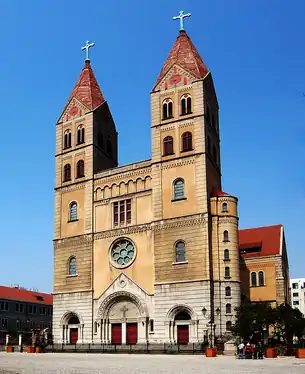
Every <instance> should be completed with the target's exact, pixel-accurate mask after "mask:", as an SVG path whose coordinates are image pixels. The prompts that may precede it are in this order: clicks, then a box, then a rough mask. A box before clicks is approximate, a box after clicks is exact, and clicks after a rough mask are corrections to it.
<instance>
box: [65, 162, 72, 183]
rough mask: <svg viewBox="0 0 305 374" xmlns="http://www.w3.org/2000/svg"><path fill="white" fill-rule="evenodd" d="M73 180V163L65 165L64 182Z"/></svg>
mask: <svg viewBox="0 0 305 374" xmlns="http://www.w3.org/2000/svg"><path fill="white" fill-rule="evenodd" d="M70 180H71V165H70V164H66V165H65V166H64V182H68V181H70Z"/></svg>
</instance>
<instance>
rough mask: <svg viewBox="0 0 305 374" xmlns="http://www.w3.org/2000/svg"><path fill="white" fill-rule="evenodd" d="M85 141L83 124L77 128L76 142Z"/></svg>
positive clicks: (81, 142)
mask: <svg viewBox="0 0 305 374" xmlns="http://www.w3.org/2000/svg"><path fill="white" fill-rule="evenodd" d="M83 143H85V128H84V126H83V125H81V126H78V128H77V144H83Z"/></svg>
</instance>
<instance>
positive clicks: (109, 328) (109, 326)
mask: <svg viewBox="0 0 305 374" xmlns="http://www.w3.org/2000/svg"><path fill="white" fill-rule="evenodd" d="M107 327H108V342H109V344H111V332H112V331H111V323H110V321H109V320H108V324H107Z"/></svg>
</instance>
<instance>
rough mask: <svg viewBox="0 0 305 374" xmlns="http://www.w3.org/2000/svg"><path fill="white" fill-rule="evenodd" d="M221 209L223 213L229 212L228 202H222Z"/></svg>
mask: <svg viewBox="0 0 305 374" xmlns="http://www.w3.org/2000/svg"><path fill="white" fill-rule="evenodd" d="M221 211H222V212H223V213H227V212H228V204H227V203H222V206H221Z"/></svg>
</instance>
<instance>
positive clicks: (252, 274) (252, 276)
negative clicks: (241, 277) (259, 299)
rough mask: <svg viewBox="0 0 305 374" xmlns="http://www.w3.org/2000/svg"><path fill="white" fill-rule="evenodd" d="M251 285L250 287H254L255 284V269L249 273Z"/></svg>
mask: <svg viewBox="0 0 305 374" xmlns="http://www.w3.org/2000/svg"><path fill="white" fill-rule="evenodd" d="M251 286H252V287H256V286H257V275H256V272H255V271H253V272H252V273H251Z"/></svg>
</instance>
